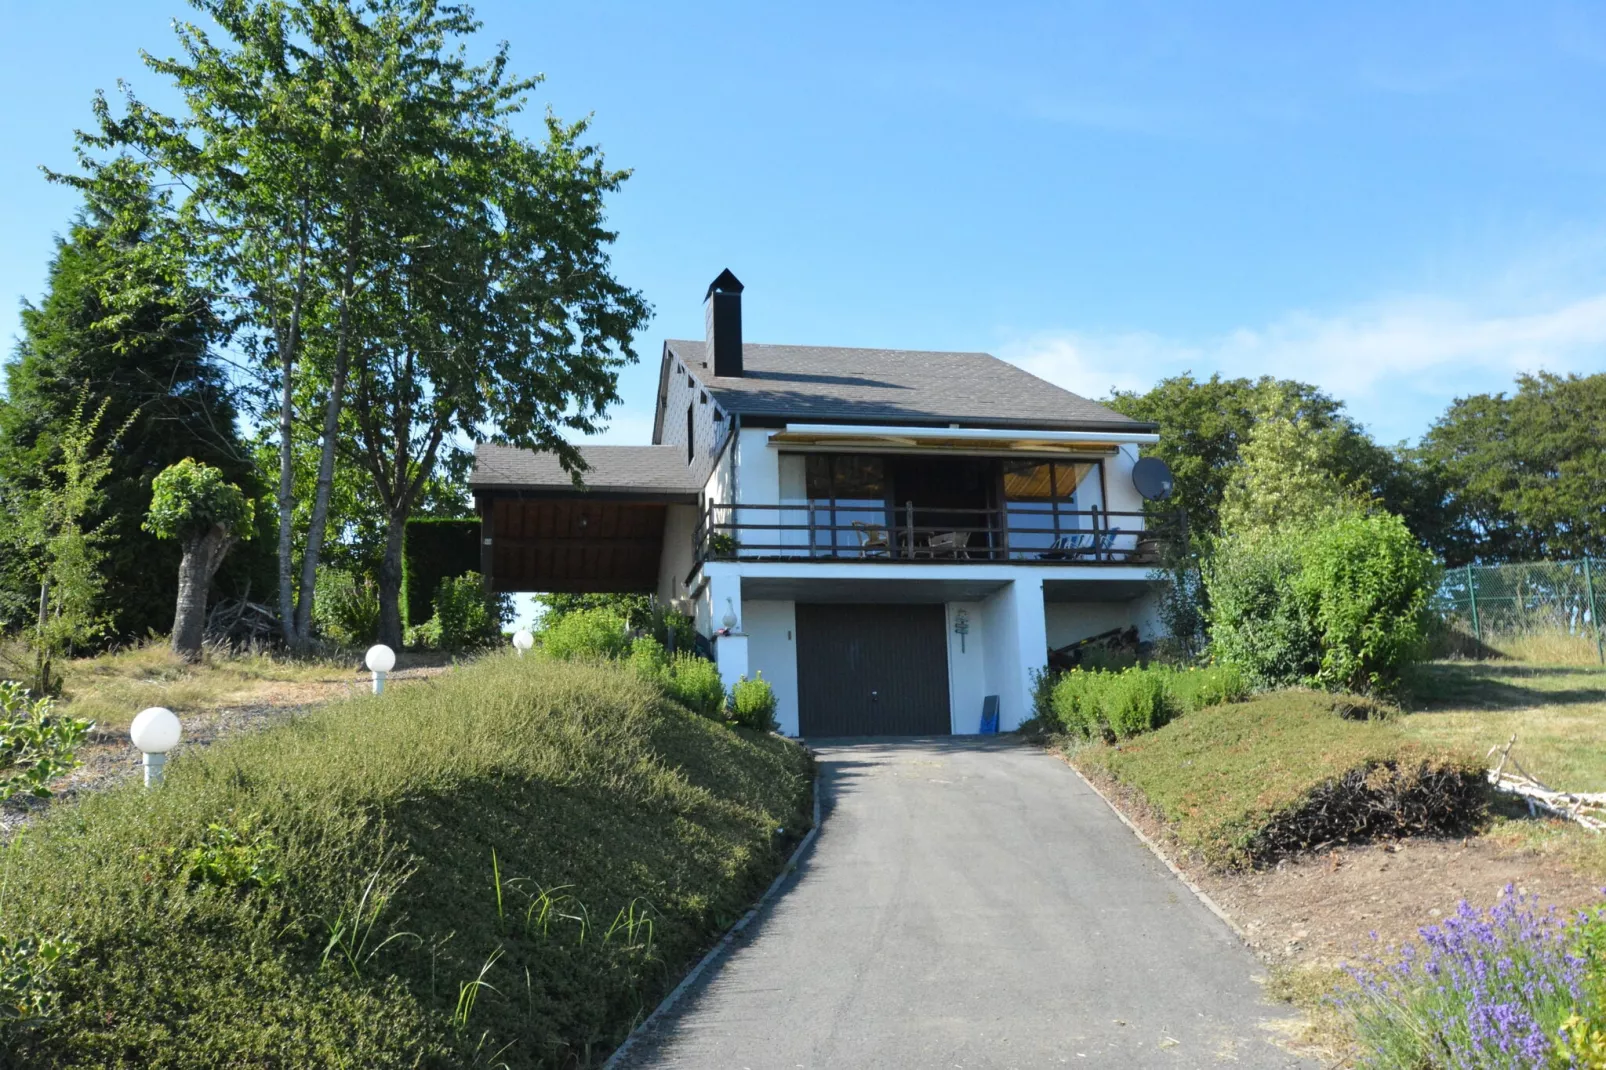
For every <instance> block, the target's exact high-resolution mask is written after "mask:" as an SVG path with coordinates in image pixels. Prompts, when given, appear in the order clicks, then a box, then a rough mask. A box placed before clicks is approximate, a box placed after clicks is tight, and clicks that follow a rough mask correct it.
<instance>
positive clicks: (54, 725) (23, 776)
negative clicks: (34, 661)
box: [0, 680, 94, 802]
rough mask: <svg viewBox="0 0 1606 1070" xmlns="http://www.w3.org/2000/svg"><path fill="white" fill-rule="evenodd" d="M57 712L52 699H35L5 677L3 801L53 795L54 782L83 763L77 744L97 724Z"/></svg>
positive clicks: (1, 685) (0, 745) (0, 705)
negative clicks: (19, 796) (17, 797)
mask: <svg viewBox="0 0 1606 1070" xmlns="http://www.w3.org/2000/svg"><path fill="white" fill-rule="evenodd" d="M93 727H94V725H92V724H91V723H90V722H88V721H82V720H79V719H78V718H76V717H68V716H66V715H65V714H61V713H57V712H56V710H55V707H54V706H53V705H52V703H51V701H50V700H49V699H47V698H41V699H30V698H29V697H28V691H27V689H26V688H24V687H23V686H22V685H21V684H19V683H17V682H15V681H13V680H0V802H4V801H5V800H7V799H9V798H11V797H12V796H13V795H31V796H33V797H35V798H39V799H45V798H49V797H50V788H49V784H50V782H51V781H52V780H55V779H56V778H57V777H59V776H61V775H63V774H64V773H69V772H71V771H72V770H74V769H76V768H78V767H79V766H80V765H82V764H83V763H82V762H80V761H79V760H78V748H79V746H80V745H82V744H83V742H84V740H85V739H86V738H88V736H89V730H90V729H91V728H93Z"/></svg>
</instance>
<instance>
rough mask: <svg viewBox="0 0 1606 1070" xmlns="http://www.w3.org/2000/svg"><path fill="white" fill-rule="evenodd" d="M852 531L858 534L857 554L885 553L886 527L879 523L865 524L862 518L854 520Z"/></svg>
mask: <svg viewBox="0 0 1606 1070" xmlns="http://www.w3.org/2000/svg"><path fill="white" fill-rule="evenodd" d="M853 531H854V534H856V535H858V536H859V556H861V557H872V556H874V555H876V554H880V555H882V556H885V555H886V553H887V550H888V546H887V529H886V528H884V527H882V526H881V525H880V524H867V523H865V522H864V521H863V520H855V521H854V522H853Z"/></svg>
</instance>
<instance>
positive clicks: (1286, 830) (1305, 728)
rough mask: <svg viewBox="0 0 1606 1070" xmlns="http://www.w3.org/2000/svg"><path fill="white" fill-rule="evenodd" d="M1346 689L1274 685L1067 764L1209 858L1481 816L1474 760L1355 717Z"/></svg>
mask: <svg viewBox="0 0 1606 1070" xmlns="http://www.w3.org/2000/svg"><path fill="white" fill-rule="evenodd" d="M1352 713H1353V703H1352V702H1347V701H1346V700H1345V699H1344V697H1343V696H1337V695H1323V694H1318V693H1315V692H1304V691H1282V692H1276V693H1273V694H1268V695H1262V696H1260V697H1258V698H1255V699H1252V700H1251V701H1248V702H1242V703H1236V704H1233V705H1227V706H1213V707H1208V708H1205V709H1200V710H1196V711H1194V712H1192V713H1190V714H1188V716H1186V717H1183V718H1180V719H1178V720H1176V721H1173V722H1171V723H1170V724H1168V725H1166V726H1165V727H1164V728H1161V729H1159V730H1157V731H1155V732H1151V733H1148V734H1146V735H1143V736H1139V737H1137V738H1136V739H1132V740H1128V741H1126V742H1124V743H1122V744H1120V745H1119V746H1093V747H1088V748H1085V749H1083V750H1081V751H1078V752H1077V753H1076V755H1075V758H1074V760H1075V762H1076V764H1077V765H1078V766H1079V767H1081V768H1083V769H1084V771H1087V772H1090V773H1093V774H1095V775H1103V776H1106V777H1109V778H1112V779H1113V780H1115V781H1117V782H1118V783H1120V784H1121V785H1123V786H1125V787H1128V788H1132V789H1135V790H1136V791H1138V792H1139V793H1141V795H1142V796H1143V798H1144V799H1145V800H1146V801H1147V802H1148V803H1149V804H1150V805H1152V806H1153V807H1154V808H1155V809H1156V810H1157V811H1158V812H1159V815H1160V816H1161V817H1162V818H1163V819H1164V820H1165V821H1166V822H1167V823H1168V824H1169V825H1170V826H1171V828H1172V830H1173V831H1174V833H1175V835H1176V836H1177V838H1178V839H1180V840H1181V841H1182V842H1183V843H1184V844H1186V845H1187V846H1188V847H1191V848H1193V849H1195V850H1197V851H1199V852H1200V854H1201V855H1203V857H1204V858H1205V859H1206V860H1207V861H1209V862H1212V863H1214V864H1217V865H1227V866H1242V865H1248V864H1255V863H1261V862H1267V861H1271V860H1274V859H1276V858H1280V857H1283V856H1285V855H1289V854H1293V853H1296V852H1298V851H1302V850H1311V849H1315V848H1318V847H1321V846H1323V845H1324V844H1330V843H1335V842H1344V841H1357V840H1364V839H1373V838H1379V837H1388V836H1400V835H1407V834H1419V833H1433V832H1456V831H1462V830H1464V829H1465V828H1467V827H1468V826H1469V825H1471V824H1473V823H1475V822H1477V821H1478V820H1480V819H1481V818H1482V816H1483V813H1484V807H1485V789H1484V781H1483V774H1482V768H1481V766H1480V765H1479V763H1478V762H1477V761H1476V760H1475V759H1474V758H1472V757H1470V756H1466V755H1460V754H1456V753H1454V752H1449V751H1445V750H1440V749H1435V748H1430V747H1427V746H1425V745H1423V744H1421V743H1417V742H1415V741H1412V740H1410V739H1408V738H1407V737H1406V736H1405V734H1404V733H1403V732H1402V731H1401V729H1400V726H1399V724H1398V723H1397V722H1395V721H1392V720H1373V721H1357V720H1354V719H1353V717H1352V716H1346V714H1352Z"/></svg>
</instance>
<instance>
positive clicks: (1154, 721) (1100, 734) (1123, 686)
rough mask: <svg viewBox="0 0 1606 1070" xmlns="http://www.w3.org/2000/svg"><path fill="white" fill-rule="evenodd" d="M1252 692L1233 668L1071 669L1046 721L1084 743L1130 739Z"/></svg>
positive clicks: (1054, 696) (1052, 697) (1058, 685)
mask: <svg viewBox="0 0 1606 1070" xmlns="http://www.w3.org/2000/svg"><path fill="white" fill-rule="evenodd" d="M1248 693H1249V690H1248V688H1247V687H1245V686H1244V682H1243V677H1242V675H1241V674H1240V673H1238V672H1237V671H1236V670H1234V669H1227V668H1220V667H1212V668H1209V669H1181V670H1179V669H1172V668H1168V667H1165V666H1154V667H1151V668H1147V669H1144V668H1137V667H1132V668H1128V669H1122V670H1121V671H1120V672H1105V671H1102V670H1091V671H1090V670H1087V669H1072V670H1071V671H1070V672H1068V673H1064V674H1063V675H1061V676H1059V677H1058V678H1057V680H1055V682H1054V685H1053V689H1052V691H1051V692H1050V694H1049V698H1048V709H1049V717H1048V718H1046V720H1047V721H1048V722H1049V723H1050V724H1051V725H1052V726H1055V727H1058V728H1059V729H1060V730H1061V731H1065V732H1070V733H1072V734H1074V735H1078V736H1081V737H1082V738H1084V739H1109V740H1115V739H1127V738H1130V737H1132V736H1136V735H1139V734H1141V733H1143V732H1152V731H1154V730H1155V729H1156V728H1159V727H1160V726H1161V725H1163V724H1166V723H1167V722H1169V721H1170V720H1171V719H1172V718H1174V717H1178V716H1181V715H1182V714H1183V713H1185V712H1187V711H1189V710H1196V709H1201V708H1203V707H1205V706H1214V705H1220V704H1221V703H1223V702H1237V701H1239V700H1241V699H1243V698H1245V697H1246V696H1247V695H1248Z"/></svg>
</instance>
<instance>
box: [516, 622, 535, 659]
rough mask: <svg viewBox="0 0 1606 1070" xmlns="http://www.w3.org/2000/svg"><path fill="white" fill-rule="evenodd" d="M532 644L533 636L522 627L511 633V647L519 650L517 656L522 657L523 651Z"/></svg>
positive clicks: (533, 643) (533, 641) (533, 642)
mask: <svg viewBox="0 0 1606 1070" xmlns="http://www.w3.org/2000/svg"><path fill="white" fill-rule="evenodd" d="M534 645H535V636H533V635H531V634H530V633H529V632H527V631H525V630H524V629H523V628H520V629H519V630H518V631H516V632H514V633H513V649H514V650H517V651H518V652H519V657H521V658H522V657H523V656H524V652H525V651H526V650H528V649H530V648H531V647H532V646H534Z"/></svg>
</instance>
